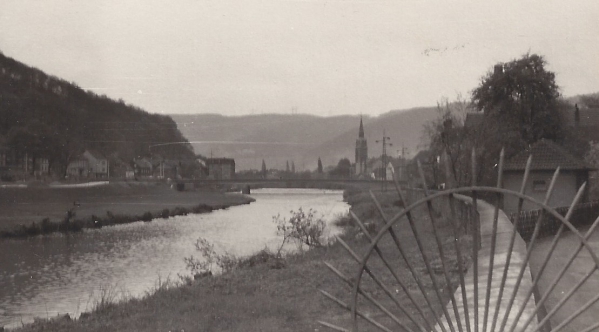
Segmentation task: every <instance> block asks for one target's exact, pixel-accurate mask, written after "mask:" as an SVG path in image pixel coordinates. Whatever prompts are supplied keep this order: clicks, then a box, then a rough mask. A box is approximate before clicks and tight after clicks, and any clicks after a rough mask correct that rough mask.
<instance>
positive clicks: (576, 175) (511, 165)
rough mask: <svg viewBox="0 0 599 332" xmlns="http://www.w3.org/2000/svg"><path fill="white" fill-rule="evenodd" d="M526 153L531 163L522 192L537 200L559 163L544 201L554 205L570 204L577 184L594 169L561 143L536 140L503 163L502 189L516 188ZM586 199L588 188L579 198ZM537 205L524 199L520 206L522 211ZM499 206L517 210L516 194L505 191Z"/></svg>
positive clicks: (546, 187)
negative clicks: (530, 158) (557, 174)
mask: <svg viewBox="0 0 599 332" xmlns="http://www.w3.org/2000/svg"><path fill="white" fill-rule="evenodd" d="M529 155H532V164H531V167H530V175H529V177H528V181H527V183H526V184H525V192H526V195H528V196H530V197H532V198H534V199H536V200H538V201H540V202H542V201H544V200H545V195H546V194H547V190H549V184H550V182H551V178H552V177H553V173H554V172H555V169H556V168H557V167H558V166H559V167H560V173H559V176H558V178H557V181H556V183H555V190H554V191H553V195H551V198H550V200H549V202H548V205H549V206H551V207H554V208H557V207H564V206H570V203H572V200H573V199H574V196H576V193H577V191H578V188H580V186H581V185H582V184H583V183H585V182H587V181H588V179H589V171H592V170H594V168H593V166H591V165H588V164H587V163H586V162H584V161H583V160H580V159H578V158H576V157H574V156H572V155H571V154H570V153H568V151H566V150H565V149H564V148H562V147H561V146H559V145H557V144H555V143H553V142H552V141H549V140H540V141H538V142H536V143H534V144H533V145H532V146H531V147H530V148H528V149H527V150H526V151H522V152H520V153H518V154H516V155H515V156H514V157H512V158H511V159H510V160H508V161H507V162H506V163H505V166H504V175H503V187H504V188H505V189H510V190H513V191H520V186H521V185H522V178H523V177H524V170H525V168H526V161H527V159H528V156H529ZM587 200H588V190H587V191H586V192H585V195H584V197H583V198H582V200H581V202H584V201H587ZM538 208H539V207H538V206H537V205H536V204H533V203H531V202H528V201H524V203H523V206H522V210H523V211H526V210H534V209H538ZM503 210H504V211H505V212H506V213H513V212H517V210H518V197H516V196H513V195H505V197H504V202H503Z"/></svg>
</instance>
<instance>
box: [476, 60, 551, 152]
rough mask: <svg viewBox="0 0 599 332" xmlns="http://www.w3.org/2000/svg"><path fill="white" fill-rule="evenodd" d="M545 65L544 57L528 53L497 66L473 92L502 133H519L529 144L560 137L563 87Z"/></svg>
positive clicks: (482, 109) (477, 103) (479, 105)
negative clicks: (559, 102) (559, 110)
mask: <svg viewBox="0 0 599 332" xmlns="http://www.w3.org/2000/svg"><path fill="white" fill-rule="evenodd" d="M545 64H546V62H545V60H544V59H543V57H542V56H539V55H536V54H532V55H531V54H525V55H524V56H522V58H521V59H517V60H513V61H510V62H507V63H499V64H497V65H495V67H494V70H493V71H489V72H488V73H487V74H486V76H485V77H484V78H483V79H482V82H481V84H480V85H479V86H478V87H477V88H476V89H474V91H473V92H472V104H473V106H474V107H475V108H476V109H477V110H478V111H483V112H484V113H485V116H486V117H487V118H489V119H490V120H493V121H494V122H495V123H496V124H498V125H501V127H502V128H501V131H502V132H506V131H507V132H511V131H515V132H516V133H517V134H518V135H516V136H519V137H520V138H521V139H523V140H524V141H525V142H526V143H528V144H531V143H534V142H536V141H537V140H539V139H541V138H549V139H558V138H560V137H561V130H560V129H561V128H560V120H559V113H558V98H559V96H560V94H559V87H558V86H557V84H556V83H555V74H554V73H553V72H550V71H548V70H546V69H545ZM507 136H510V135H507ZM504 138H506V137H504ZM502 143H503V142H502Z"/></svg>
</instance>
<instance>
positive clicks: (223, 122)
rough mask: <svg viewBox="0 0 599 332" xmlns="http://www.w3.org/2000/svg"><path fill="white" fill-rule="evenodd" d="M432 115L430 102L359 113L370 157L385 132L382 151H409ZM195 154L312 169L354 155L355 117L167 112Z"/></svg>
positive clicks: (247, 165) (249, 164)
mask: <svg viewBox="0 0 599 332" xmlns="http://www.w3.org/2000/svg"><path fill="white" fill-rule="evenodd" d="M436 117H437V110H436V108H435V107H424V108H414V109H410V110H396V111H390V112H388V113H385V114H382V115H380V116H376V117H369V116H365V117H364V130H365V135H366V139H367V140H368V153H369V155H370V156H378V155H380V154H381V149H382V147H381V144H377V143H376V142H375V141H376V140H380V139H381V138H382V136H383V129H384V130H385V133H386V136H389V137H391V143H393V146H392V147H390V148H389V150H388V154H390V155H394V156H395V155H397V154H398V150H401V148H402V146H404V147H405V148H406V149H407V151H408V153H409V154H412V155H414V154H415V153H416V152H417V151H418V150H419V148H418V146H419V144H420V142H421V132H422V126H423V125H424V123H426V122H428V121H430V120H432V119H434V118H436ZM172 118H173V120H174V121H175V122H176V123H177V125H178V127H179V128H180V129H181V132H182V133H183V135H184V136H185V137H186V138H187V139H188V140H189V141H190V142H191V144H192V146H193V147H194V149H195V151H196V153H199V154H202V155H205V156H210V155H212V156H214V157H231V158H235V161H236V165H237V168H238V169H252V168H253V169H259V168H260V166H261V164H262V159H264V160H265V162H266V165H267V167H268V168H278V169H284V168H285V164H286V161H287V160H289V161H294V163H295V166H296V169H297V170H304V169H308V170H313V169H315V168H316V164H317V160H318V157H320V158H321V159H322V162H323V164H324V166H325V167H326V166H328V165H335V164H336V163H337V162H338V161H339V159H341V158H349V159H350V160H351V161H353V159H354V148H355V140H356V138H357V136H358V127H359V124H360V117H359V116H357V115H342V116H334V117H321V116H314V115H306V114H297V115H282V114H261V115H246V116H234V117H229V116H223V115H216V114H190V115H173V116H172Z"/></svg>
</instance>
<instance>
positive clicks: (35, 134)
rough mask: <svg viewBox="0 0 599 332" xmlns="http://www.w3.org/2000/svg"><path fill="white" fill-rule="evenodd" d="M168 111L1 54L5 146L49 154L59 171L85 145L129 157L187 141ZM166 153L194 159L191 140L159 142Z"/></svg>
mask: <svg viewBox="0 0 599 332" xmlns="http://www.w3.org/2000/svg"><path fill="white" fill-rule="evenodd" d="M185 141H186V140H185V138H184V137H183V135H181V132H179V130H178V129H177V124H176V123H175V122H174V121H173V120H172V119H171V118H170V117H168V116H164V115H158V114H150V113H147V112H145V111H143V110H141V109H139V108H137V107H135V106H132V105H127V104H125V102H124V101H122V100H119V101H115V100H111V99H109V98H108V97H106V96H99V95H96V94H94V93H93V92H89V91H84V90H83V89H81V88H79V87H78V86H77V85H75V84H74V83H69V82H66V81H64V80H62V79H59V78H57V77H54V76H51V75H48V74H46V73H44V72H42V71H40V70H38V69H36V68H32V67H29V66H27V65H25V64H23V63H20V62H18V61H16V60H14V59H11V58H9V57H6V56H4V55H3V54H2V53H0V147H3V148H4V149H8V150H10V151H11V153H12V154H14V155H16V157H15V158H16V160H19V159H22V158H23V156H28V157H29V158H33V160H35V158H45V159H48V160H49V162H50V169H51V170H53V171H54V172H55V173H58V174H60V173H61V172H64V169H65V167H66V165H67V164H68V162H69V161H70V160H72V158H73V157H74V156H77V155H78V154H79V153H81V152H83V150H84V149H94V150H97V151H100V152H102V153H103V154H104V155H106V156H108V157H109V159H113V160H114V159H116V158H118V159H120V160H122V161H125V162H128V161H130V160H131V159H132V158H133V157H136V156H139V155H147V154H148V153H149V147H150V146H151V145H153V144H158V143H166V142H185ZM152 152H155V153H160V154H162V155H163V156H165V157H167V158H174V159H180V158H181V159H182V158H193V152H192V149H191V147H190V146H189V145H187V144H178V145H170V146H167V147H160V146H159V147H155V148H153V149H152Z"/></svg>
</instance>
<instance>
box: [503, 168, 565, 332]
mask: <svg viewBox="0 0 599 332" xmlns="http://www.w3.org/2000/svg"><path fill="white" fill-rule="evenodd" d="M559 171H560V168H559V167H558V168H557V169H556V170H555V172H554V173H553V177H552V178H551V182H550V183H549V189H548V190H547V193H546V194H545V200H544V202H543V204H547V203H548V202H549V199H551V196H552V195H553V189H554V188H555V183H556V181H557V177H558V175H559ZM543 216H544V214H543V213H542V214H541V215H539V217H538V218H537V220H536V222H535V228H534V231H533V233H532V237H531V240H530V242H529V245H528V249H527V250H526V257H525V258H524V262H523V263H522V266H521V267H520V272H519V274H518V278H517V279H516V285H515V286H514V290H513V291H512V296H511V298H510V301H509V303H508V306H507V309H506V311H505V315H504V317H503V321H502V322H501V327H500V328H499V331H503V330H504V328H505V326H506V324H507V320H508V318H509V315H510V312H511V310H512V305H513V304H514V301H515V299H516V295H517V294H518V290H519V289H520V282H521V281H522V278H523V277H524V273H525V272H526V267H527V266H528V262H529V261H530V256H531V255H532V248H534V243H535V241H536V239H537V236H538V234H539V231H540V228H541V223H542V222H543ZM514 228H515V227H514ZM527 302H528V299H527V300H526V302H525V303H524V304H523V305H526V303H527ZM518 318H519V317H518Z"/></svg>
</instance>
